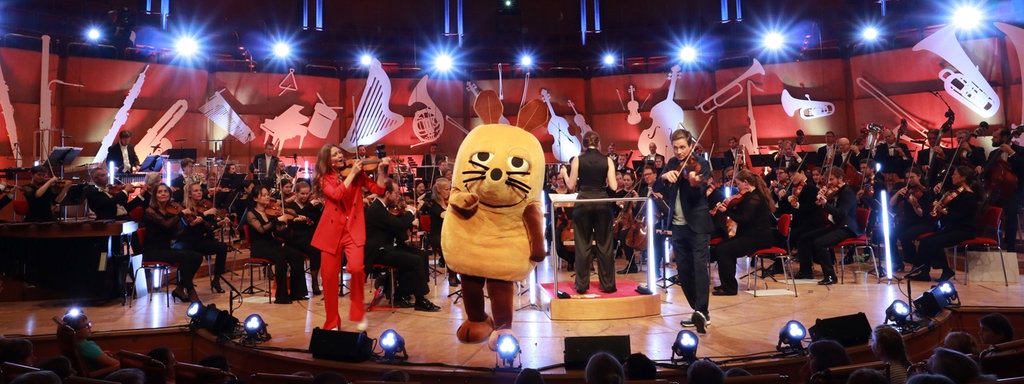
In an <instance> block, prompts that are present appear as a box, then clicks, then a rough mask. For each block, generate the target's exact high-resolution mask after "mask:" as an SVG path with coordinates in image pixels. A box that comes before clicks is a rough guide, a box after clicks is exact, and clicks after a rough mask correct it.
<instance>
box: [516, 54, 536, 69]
mask: <svg viewBox="0 0 1024 384" xmlns="http://www.w3.org/2000/svg"><path fill="white" fill-rule="evenodd" d="M519 65H520V66H522V67H524V68H530V67H532V66H533V56H530V55H522V56H520V57H519Z"/></svg>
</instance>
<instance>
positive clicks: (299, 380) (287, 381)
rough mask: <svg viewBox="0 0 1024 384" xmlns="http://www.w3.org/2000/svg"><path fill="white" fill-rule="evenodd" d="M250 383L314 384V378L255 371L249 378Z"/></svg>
mask: <svg viewBox="0 0 1024 384" xmlns="http://www.w3.org/2000/svg"><path fill="white" fill-rule="evenodd" d="M249 384H313V378H312V377H307V376H298V375H279V374H273V373H254V374H252V376H250V378H249Z"/></svg>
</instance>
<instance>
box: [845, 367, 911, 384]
mask: <svg viewBox="0 0 1024 384" xmlns="http://www.w3.org/2000/svg"><path fill="white" fill-rule="evenodd" d="M904 373H905V372H904ZM904 376H905V375H904ZM846 384H890V383H889V380H888V379H886V378H885V374H883V373H882V371H879V370H877V369H874V368H861V369H858V370H856V371H853V373H851V374H850V377H848V378H846Z"/></svg>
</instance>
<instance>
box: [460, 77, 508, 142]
mask: <svg viewBox="0 0 1024 384" xmlns="http://www.w3.org/2000/svg"><path fill="white" fill-rule="evenodd" d="M466 90H467V91H469V92H470V93H472V94H473V96H474V97H479V96H480V88H478V87H477V86H476V83H474V82H472V81H467V82H466ZM498 100H501V98H500V97H499V98H498ZM498 123H500V124H505V125H512V124H509V122H508V118H506V117H505V115H502V116H501V117H500V118H498ZM467 134H468V133H467Z"/></svg>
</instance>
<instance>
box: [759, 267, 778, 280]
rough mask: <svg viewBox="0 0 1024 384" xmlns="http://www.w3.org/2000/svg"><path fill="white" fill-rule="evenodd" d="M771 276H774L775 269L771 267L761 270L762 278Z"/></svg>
mask: <svg viewBox="0 0 1024 384" xmlns="http://www.w3.org/2000/svg"><path fill="white" fill-rule="evenodd" d="M772 276H775V271H773V270H772V269H771V268H765V269H762V270H761V278H762V279H767V278H769V277H772Z"/></svg>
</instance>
